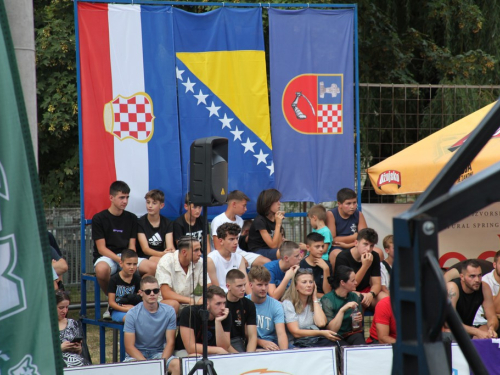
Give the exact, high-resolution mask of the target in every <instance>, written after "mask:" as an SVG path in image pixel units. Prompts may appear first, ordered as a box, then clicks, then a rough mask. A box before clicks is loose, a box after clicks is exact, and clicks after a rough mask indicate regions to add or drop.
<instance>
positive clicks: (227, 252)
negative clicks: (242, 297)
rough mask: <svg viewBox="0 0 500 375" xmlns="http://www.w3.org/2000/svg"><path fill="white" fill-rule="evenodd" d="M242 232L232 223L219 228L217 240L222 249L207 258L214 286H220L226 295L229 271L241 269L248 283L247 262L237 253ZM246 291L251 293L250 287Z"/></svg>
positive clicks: (209, 273) (208, 269)
mask: <svg viewBox="0 0 500 375" xmlns="http://www.w3.org/2000/svg"><path fill="white" fill-rule="evenodd" d="M240 231H241V228H240V226H239V225H238V224H232V223H224V224H222V225H221V226H220V227H219V228H217V240H218V241H219V244H220V247H219V248H218V249H217V250H214V251H212V252H211V253H210V254H208V258H207V271H208V276H210V280H211V281H212V284H213V285H217V286H220V287H221V288H222V289H223V290H224V291H225V292H226V293H227V286H226V274H227V273H228V271H230V270H233V269H239V270H240V271H241V272H243V274H244V275H245V281H247V270H246V267H245V261H244V259H243V257H242V256H241V255H240V254H237V253H236V249H237V248H238V236H239V234H240ZM246 290H247V293H250V287H249V286H247V288H246Z"/></svg>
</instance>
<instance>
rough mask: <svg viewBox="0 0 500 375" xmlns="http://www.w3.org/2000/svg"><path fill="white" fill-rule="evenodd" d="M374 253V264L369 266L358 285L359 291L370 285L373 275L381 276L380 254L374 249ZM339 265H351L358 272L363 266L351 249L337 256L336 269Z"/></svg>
mask: <svg viewBox="0 0 500 375" xmlns="http://www.w3.org/2000/svg"><path fill="white" fill-rule="evenodd" d="M372 255H373V261H372V264H371V266H370V268H368V270H367V271H366V273H365V276H364V277H363V279H362V280H361V282H360V283H359V284H358V286H357V287H356V290H357V291H358V292H359V291H362V290H363V289H366V288H368V287H369V286H370V278H371V277H380V256H379V255H378V253H377V252H376V251H372ZM338 266H348V267H351V268H352V269H353V270H354V272H355V273H358V271H359V270H360V268H361V262H357V261H356V260H355V259H354V258H353V256H352V254H351V250H343V251H341V252H340V254H339V255H338V256H337V260H336V261H335V269H337V267H338Z"/></svg>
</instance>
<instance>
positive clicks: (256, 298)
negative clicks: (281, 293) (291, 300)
mask: <svg viewBox="0 0 500 375" xmlns="http://www.w3.org/2000/svg"><path fill="white" fill-rule="evenodd" d="M248 278H249V280H250V287H251V289H252V294H251V295H249V296H247V298H249V299H250V300H252V302H253V303H254V304H255V309H256V312H257V337H258V339H257V346H258V348H260V349H264V350H270V351H274V350H284V349H288V337H287V335H286V329H285V313H284V311H283V307H282V306H281V303H279V302H278V301H277V300H275V299H274V298H272V297H269V296H268V295H267V291H268V289H269V280H271V274H270V273H269V271H268V270H267V269H266V268H265V267H263V266H254V267H252V268H251V269H250V272H249V273H248Z"/></svg>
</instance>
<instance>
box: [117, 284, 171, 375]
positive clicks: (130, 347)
mask: <svg viewBox="0 0 500 375" xmlns="http://www.w3.org/2000/svg"><path fill="white" fill-rule="evenodd" d="M159 291H160V288H159V287H158V282H157V281H156V279H155V278H154V277H153V276H145V277H144V278H143V279H142V280H141V289H140V291H139V294H140V295H141V297H142V302H141V303H139V304H138V305H137V306H134V307H133V308H132V309H130V310H129V311H128V312H127V318H126V319H125V326H124V327H123V332H124V333H125V339H124V340H125V352H126V353H127V355H126V358H125V362H128V361H134V360H146V359H160V358H164V359H166V360H167V364H166V367H167V370H168V371H169V372H171V373H172V374H174V375H179V374H180V362H179V359H178V358H176V357H174V356H173V355H172V354H173V351H174V343H175V330H176V328H177V327H176V316H175V312H174V309H173V308H172V307H171V306H168V305H164V304H162V303H158V301H157V296H158V293H159Z"/></svg>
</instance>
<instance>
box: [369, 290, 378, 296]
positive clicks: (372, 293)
mask: <svg viewBox="0 0 500 375" xmlns="http://www.w3.org/2000/svg"><path fill="white" fill-rule="evenodd" d="M370 293H371V295H372V296H373V298H375V297H377V295H376V294H375V292H372V291H371V290H370Z"/></svg>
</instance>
